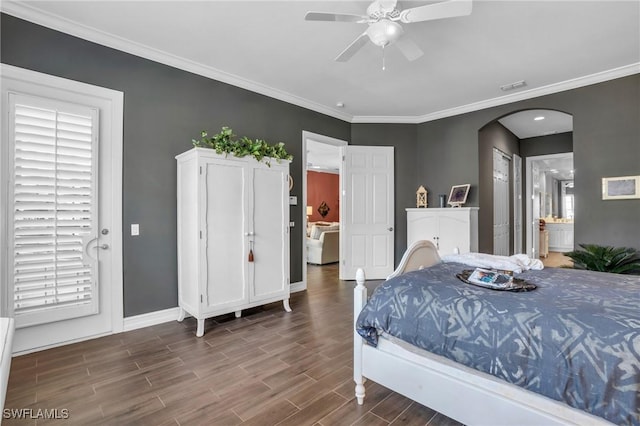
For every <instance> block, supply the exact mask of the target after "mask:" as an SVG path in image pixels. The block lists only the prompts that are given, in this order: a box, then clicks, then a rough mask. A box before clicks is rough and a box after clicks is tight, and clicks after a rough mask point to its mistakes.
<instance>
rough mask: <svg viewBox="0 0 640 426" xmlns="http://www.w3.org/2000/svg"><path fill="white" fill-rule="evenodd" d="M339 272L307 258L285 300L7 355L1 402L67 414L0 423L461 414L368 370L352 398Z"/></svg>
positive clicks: (344, 291)
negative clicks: (301, 288) (239, 313)
mask: <svg viewBox="0 0 640 426" xmlns="http://www.w3.org/2000/svg"><path fill="white" fill-rule="evenodd" d="M337 276H338V275H337V265H335V264H334V265H328V266H323V267H318V266H312V265H309V279H308V290H307V291H306V292H300V293H295V294H293V295H292V297H291V307H292V309H293V312H291V313H286V312H284V310H283V309H282V304H281V303H274V304H270V305H267V306H265V307H262V308H254V309H251V310H248V311H245V312H243V317H242V318H239V319H236V318H235V317H234V316H233V315H232V314H231V315H225V316H222V317H217V318H214V319H211V320H208V321H206V328H205V335H204V337H202V338H197V337H195V335H194V333H195V329H196V322H195V320H193V319H191V318H187V319H185V320H184V322H182V323H178V322H168V323H165V324H160V325H157V326H153V327H148V328H144V329H140V330H135V331H130V332H127V333H121V334H116V335H112V336H108V337H104V338H100V339H95V340H91V341H87V342H83V343H78V344H73V345H67V346H63V347H60V348H55V349H50V350H47V351H41V352H37V353H33V354H29V355H23V356H20V357H16V358H14V359H13V361H12V366H11V374H10V379H9V387H8V392H7V399H6V403H5V408H6V409H31V410H32V411H31V415H30V416H29V417H31V416H33V417H38V411H37V410H38V409H46V410H50V411H49V413H52V412H53V411H52V410H56V409H57V410H58V412H57V413H55V412H53V413H55V414H58V416H59V417H63V416H65V413H68V418H67V419H64V420H56V421H53V420H50V421H44V420H33V419H22V420H18V419H12V418H5V419H3V420H2V424H3V425H34V424H38V425H39V424H45V423H55V422H57V423H63V424H79V425H101V424H105V425H133V424H135V425H200V424H202V425H222V426H226V425H238V424H243V425H260V426H263V425H276V424H277V425H295V426H298V425H323V426H328V425H400V424H402V425H427V424H428V425H431V426H433V425H459V423H457V422H455V421H453V420H451V419H449V418H447V417H445V416H443V415H441V414H439V413H436V412H434V411H433V410H431V409H429V408H426V407H424V406H422V405H420V404H417V403H415V402H412V401H410V400H409V399H407V398H405V397H403V396H400V395H398V394H396V393H394V392H391V391H389V390H388V389H385V388H384V387H382V386H380V385H378V384H376V383H373V382H371V381H369V382H367V384H366V391H367V397H366V398H365V403H364V405H363V406H359V405H357V403H356V402H355V400H354V396H353V393H354V383H353V378H352V324H353V318H352V317H353V314H352V309H353V308H352V303H353V283H352V282H342V281H339V280H338V278H337ZM375 285H377V283H375V282H371V283H369V284H368V286H369V287H371V288H373V287H375ZM452 397H453V396H452ZM64 410H68V411H64ZM23 413H28V412H25V411H23ZM41 417H42V416H41Z"/></svg>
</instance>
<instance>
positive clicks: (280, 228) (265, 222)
mask: <svg viewBox="0 0 640 426" xmlns="http://www.w3.org/2000/svg"><path fill="white" fill-rule="evenodd" d="M252 187H253V191H251V192H250V193H251V194H253V196H252V204H253V205H252V209H251V211H252V223H253V226H252V228H251V231H250V232H251V233H252V235H251V236H250V238H249V244H250V246H251V247H252V251H253V262H252V263H250V267H249V273H250V275H251V278H250V282H251V283H252V284H253V285H252V286H250V287H251V288H250V290H249V291H250V293H251V295H250V300H251V302H254V301H260V300H263V299H268V298H272V297H277V296H278V294H283V292H284V291H285V286H288V285H289V283H288V282H287V279H288V276H289V227H288V225H289V205H288V193H289V172H288V167H286V166H284V165H278V164H274V163H271V167H268V166H266V165H265V164H258V165H256V167H255V169H254V172H253V179H252Z"/></svg>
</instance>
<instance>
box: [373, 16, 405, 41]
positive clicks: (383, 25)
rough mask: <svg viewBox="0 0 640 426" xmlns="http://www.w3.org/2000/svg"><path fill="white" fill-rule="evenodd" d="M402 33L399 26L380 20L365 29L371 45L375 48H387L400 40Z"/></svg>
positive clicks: (386, 20)
mask: <svg viewBox="0 0 640 426" xmlns="http://www.w3.org/2000/svg"><path fill="white" fill-rule="evenodd" d="M403 33H404V31H403V30H402V27H401V26H400V24H398V23H396V22H393V21H389V20H388V19H381V20H380V21H378V22H375V23H373V24H371V25H369V28H367V35H368V36H369V39H370V40H371V42H372V43H373V44H375V45H376V46H380V47H384V46H387V45H389V44H391V43H393V42H395V41H396V40H398V39H399V38H400V36H401V35H402V34H403Z"/></svg>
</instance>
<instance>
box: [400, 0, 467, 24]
mask: <svg viewBox="0 0 640 426" xmlns="http://www.w3.org/2000/svg"><path fill="white" fill-rule="evenodd" d="M472 7H473V5H472V0H448V1H443V2H440V3H434V4H428V5H426V6H418V7H412V8H410V9H405V10H403V11H402V12H400V21H402V22H405V23H411V22H421V21H432V20H434V19H443V18H454V17H456V16H466V15H469V14H470V13H471V9H472Z"/></svg>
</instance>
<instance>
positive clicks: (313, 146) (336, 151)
mask: <svg viewBox="0 0 640 426" xmlns="http://www.w3.org/2000/svg"><path fill="white" fill-rule="evenodd" d="M307 170H311V171H322V172H329V173H338V172H339V170H340V148H339V147H338V146H336V145H331V144H327V143H322V142H317V141H314V140H311V139H307Z"/></svg>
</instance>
